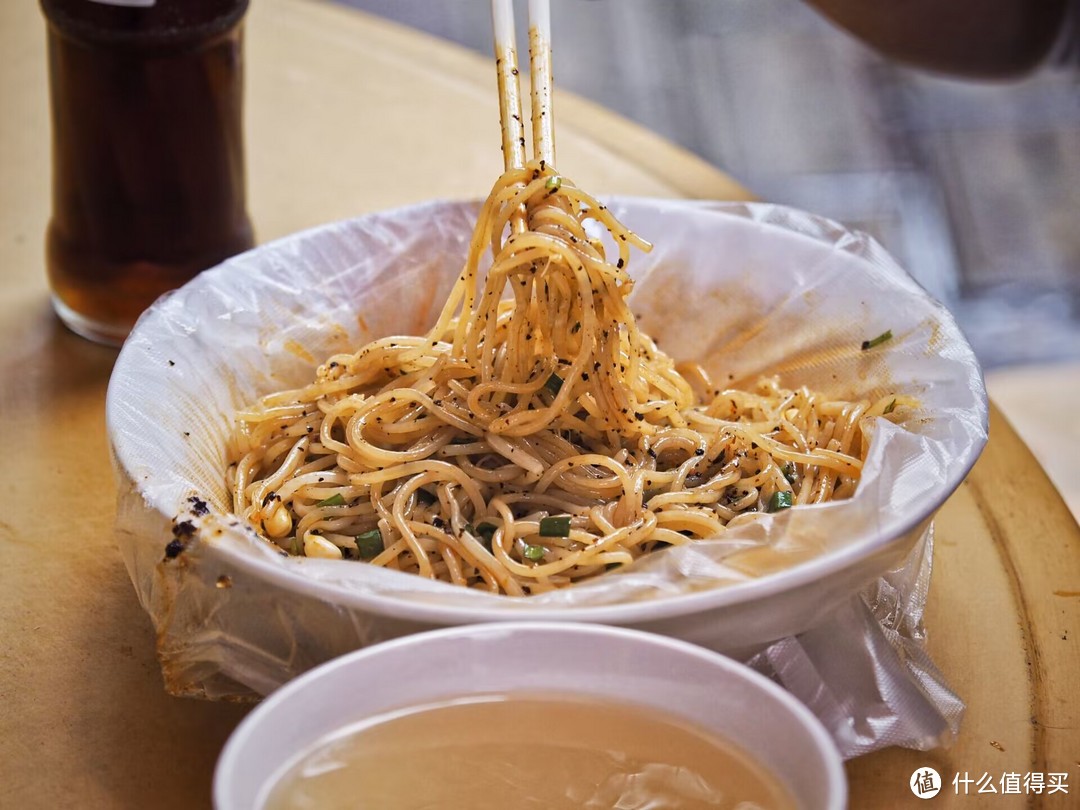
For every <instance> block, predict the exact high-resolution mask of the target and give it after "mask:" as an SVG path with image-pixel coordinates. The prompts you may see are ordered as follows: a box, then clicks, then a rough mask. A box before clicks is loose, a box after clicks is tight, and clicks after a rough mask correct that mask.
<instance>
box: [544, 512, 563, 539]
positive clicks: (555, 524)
mask: <svg viewBox="0 0 1080 810" xmlns="http://www.w3.org/2000/svg"><path fill="white" fill-rule="evenodd" d="M540 536H541V537H569V536H570V516H569V515H558V516H557V517H546V518H540Z"/></svg>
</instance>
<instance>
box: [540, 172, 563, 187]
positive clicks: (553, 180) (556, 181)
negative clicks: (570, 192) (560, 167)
mask: <svg viewBox="0 0 1080 810" xmlns="http://www.w3.org/2000/svg"><path fill="white" fill-rule="evenodd" d="M544 188H546V189H549V190H550V191H558V190H559V189H560V188H562V178H561V177H559V175H557V174H556V175H552V176H551V177H549V178H548V179H547V182H546V183H544Z"/></svg>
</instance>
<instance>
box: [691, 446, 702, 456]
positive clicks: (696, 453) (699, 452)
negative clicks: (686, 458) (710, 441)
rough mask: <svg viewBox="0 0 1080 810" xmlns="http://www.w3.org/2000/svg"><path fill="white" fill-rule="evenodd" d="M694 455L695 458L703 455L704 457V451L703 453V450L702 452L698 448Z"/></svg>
mask: <svg viewBox="0 0 1080 810" xmlns="http://www.w3.org/2000/svg"><path fill="white" fill-rule="evenodd" d="M694 455H695V456H703V455H705V451H704V450H702V449H701V448H700V447H699V448H698V449H697V450H695V451H694Z"/></svg>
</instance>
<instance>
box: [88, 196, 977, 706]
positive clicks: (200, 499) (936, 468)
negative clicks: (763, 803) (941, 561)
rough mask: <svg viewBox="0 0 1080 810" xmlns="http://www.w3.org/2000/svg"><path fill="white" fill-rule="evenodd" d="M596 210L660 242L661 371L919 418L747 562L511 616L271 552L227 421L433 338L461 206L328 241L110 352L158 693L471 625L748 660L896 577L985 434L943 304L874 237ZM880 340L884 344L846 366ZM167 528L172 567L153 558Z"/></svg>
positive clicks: (671, 565)
mask: <svg viewBox="0 0 1080 810" xmlns="http://www.w3.org/2000/svg"><path fill="white" fill-rule="evenodd" d="M609 207H610V208H611V210H612V211H613V212H614V213H615V214H616V216H619V217H620V218H621V219H623V220H624V221H625V222H626V223H627V224H628V225H629V226H630V227H632V228H634V229H635V230H637V231H638V232H639V233H640V234H642V235H643V236H644V237H646V238H649V239H652V240H654V241H655V242H656V245H657V247H656V249H655V250H654V252H653V253H651V254H649V255H648V256H635V257H634V258H633V260H632V262H631V265H630V271H631V273H632V274H634V275H635V277H636V279H637V284H636V286H635V290H634V294H633V297H632V299H631V301H632V305H633V307H634V311H635V313H638V314H639V316H640V320H641V323H642V325H643V327H644V328H645V329H646V330H647V331H648V332H650V333H651V334H653V335H654V336H656V337H657V338H658V339H659V342H660V344H661V346H662V347H663V348H664V349H665V350H666V351H667V352H668V353H669V354H671V355H672V356H673V357H675V358H676V359H677V360H691V359H697V360H699V361H700V362H702V363H703V364H704V365H706V366H707V367H711V370H712V371H713V372H714V377H716V378H718V379H732V378H733V379H734V380H735V381H736V382H739V381H742V382H744V383H748V382H751V381H753V379H754V378H756V377H757V376H758V375H760V374H762V373H773V372H775V373H778V374H779V375H780V376H781V382H782V383H784V384H787V385H791V386H797V385H802V384H806V385H809V386H811V387H813V388H816V389H818V390H821V391H824V392H826V393H827V394H833V395H836V396H843V397H851V396H876V395H882V394H883V393H885V392H888V391H894V392H898V393H904V394H910V395H913V396H916V397H917V398H918V399H919V400H920V402H921V403H922V409H921V411H920V412H919V413H917V414H916V415H915V417H913V418H911V419H909V420H908V421H907V423H906V424H905V427H904V428H899V427H896V426H893V425H891V424H890V423H887V422H883V423H881V424H880V425H879V426H878V428H877V432H876V434H875V438H874V441H873V442H872V444H871V451H870V458H869V459H868V462H867V465H866V468H865V470H864V475H863V480H862V482H861V483H860V486H859V490H858V492H857V493H856V495H855V497H854V498H852V499H851V500H849V501H844V502H840V503H834V504H827V505H823V506H820V507H807V508H798V509H790V510H784V512H781V513H779V514H777V515H769V516H764V517H763V518H762V519H760V520H759V521H757V522H756V523H755V524H753V525H750V526H747V527H740V528H739V529H738V530H735V531H733V532H729V533H728V534H726V535H725V536H724V537H725V538H727V540H725V541H724V542H728V540H730V541H731V542H745V543H752V544H756V546H757V548H756V550H755V551H754V552H752V555H751V556H748V557H747V556H744V558H743V560H742V561H741V563H740V564H739V566H738V567H735V566H732V565H729V564H728V563H729V559H730V558H728V557H726V556H725V555H726V554H727V551H728V549H729V546H726V545H724V544H723V543H719V542H718V543H705V544H701V543H699V544H691V545H690V546H684V547H680V548H669V549H666V550H664V551H662V552H658V553H656V554H653V555H649V557H647V558H645V559H643V560H641V561H638V563H635V565H634V566H631V567H630V570H628V571H626V572H617V573H614V574H612V575H608V576H605V577H600V578H597V579H596V580H594V581H593V582H591V583H587V584H584V585H581V586H575V587H574V588H570V589H566V590H564V591H561V592H557V593H552V594H543V595H540V596H536V597H529V598H527V599H512V598H509V597H496V596H493V595H490V594H484V593H480V592H477V591H475V590H469V589H464V588H458V587H456V586H451V585H447V584H444V583H431V582H429V581H427V580H423V579H422V578H420V577H414V576H409V575H406V574H401V573H399V572H395V571H387V570H384V569H380V568H376V567H374V566H369V565H363V564H360V563H353V562H347V561H345V562H342V561H328V560H317V559H305V558H285V557H282V556H280V555H279V554H278V553H276V552H275V551H274V550H272V549H271V548H270V547H269V546H268V544H266V543H264V542H263V541H261V540H259V539H258V538H256V537H255V536H254V532H253V531H252V530H251V529H250V527H246V526H243V525H242V524H241V522H240V521H239V520H238V519H237V518H235V517H234V516H233V515H231V514H230V513H229V502H230V501H229V494H228V493H227V492H226V489H225V484H224V469H225V466H226V459H225V451H224V446H225V437H226V435H227V434H228V432H229V430H230V429H231V425H232V421H233V415H234V414H235V412H236V410H237V409H239V408H241V407H244V406H247V405H249V404H250V403H252V402H253V401H255V400H256V399H257V398H258V397H259V396H260V395H262V394H265V393H268V392H270V391H273V390H279V389H281V388H286V387H291V386H298V385H301V384H303V383H305V382H307V381H309V380H310V379H311V378H312V375H313V370H314V368H315V366H317V365H318V363H319V362H321V361H322V360H323V359H324V358H325V357H327V356H329V355H330V354H332V353H335V352H340V351H347V350H350V349H355V348H356V347H357V346H359V345H362V344H363V343H364V342H367V341H368V340H371V339H373V338H374V337H378V336H382V335H387V334H393V333H397V334H403V333H405V334H410V333H411V334H418V333H422V332H423V331H425V330H426V329H427V328H428V327H429V326H430V325H431V324H432V323H433V322H434V320H435V317H436V315H437V313H438V310H439V308H440V307H441V303H442V301H443V299H444V297H445V294H446V292H447V290H448V289H449V286H450V284H451V283H452V281H453V279H454V278H455V277H456V275H457V273H458V272H459V271H460V265H461V262H462V259H463V256H464V253H465V250H466V246H467V244H468V240H469V236H470V233H471V229H472V224H473V221H474V217H475V212H476V205H475V204H472V203H430V204H426V205H422V206H415V207H411V208H407V209H401V210H398V211H390V212H384V213H380V214H375V215H371V216H367V217H361V218H359V219H356V220H351V221H349V222H343V223H335V224H331V225H326V226H323V227H320V228H316V229H313V230H311V231H307V232H304V233H300V234H297V235H295V236H292V237H288V238H286V239H283V240H280V241H279V242H275V243H273V244H270V245H266V246H263V247H260V248H258V249H256V250H254V251H251V252H249V253H247V254H244V255H242V256H239V257H237V258H235V259H233V260H231V261H229V262H226V263H225V264H224V265H222V266H221V267H218V268H216V269H214V270H211V271H208V272H206V273H203V274H202V275H200V276H199V277H198V278H196V279H195V280H194V281H192V282H191V283H189V284H188V285H186V286H185V287H184V288H182V289H181V290H179V291H177V292H175V293H173V294H171V295H168V296H166V297H164V298H163V299H161V300H160V301H158V302H157V303H156V304H155V305H154V306H153V307H152V308H151V309H150V310H149V311H148V312H147V313H146V314H145V315H144V316H143V318H142V319H140V321H139V323H138V324H137V325H136V327H135V329H134V331H133V332H132V334H131V337H130V338H129V339H128V341H127V343H126V344H125V345H124V348H123V350H122V351H121V353H120V356H119V358H118V359H117V362H116V366H115V370H114V373H113V377H112V380H111V383H110V386H109V395H108V402H107V407H106V416H107V422H108V430H109V435H110V439H111V443H112V449H113V454H114V462H115V469H116V473H117V480H118V487H119V502H118V519H117V529H118V543H119V546H120V549H121V552H122V553H123V555H124V558H125V562H126V564H127V566H128V570H129V572H130V574H131V578H132V581H133V582H134V584H135V588H136V591H137V592H138V594H139V597H140V599H141V601H142V604H143V605H144V607H145V608H146V609H147V611H148V612H149V613H150V615H151V617H152V618H153V620H154V623H155V626H156V629H157V632H158V650H159V655H160V657H161V660H162V668H163V673H164V676H165V682H166V685H167V687H168V689H169V690H170V691H172V692H174V693H182V694H195V695H207V696H211V697H221V696H231V695H241V694H250V693H251V692H252V691H254V692H257V693H260V694H267V693H269V692H270V691H272V690H273V689H274V688H276V687H278V686H280V685H281V684H282V683H284V682H286V681H288V680H289V679H290V678H293V677H295V676H296V675H298V674H300V673H302V672H304V671H306V670H307V669H310V668H312V667H314V666H316V665H318V664H319V663H322V662H324V661H327V660H329V659H331V658H334V657H336V656H338V655H342V654H344V653H346V652H349V651H351V650H354V649H356V648H358V647H361V646H364V645H366V644H372V643H375V642H378V641H382V640H386V639H389V638H393V637H396V636H400V635H403V634H406V633H412V632H417V631H421V630H427V629H433V628H437V627H445V626H451V625H459V624H466V623H473V622H490V621H513V620H522V619H529V620H545V621H548V620H553V621H585V622H600V623H605V624H616V625H624V626H630V627H635V628H638V629H642V630H648V631H653V632H658V633H661V634H664V635H669V636H673V637H677V638H681V639H684V640H687V641H691V642H694V643H697V644H701V645H703V646H706V647H710V648H712V649H714V650H717V651H720V652H725V653H729V654H732V655H738V656H741V655H746V654H747V653H748V652H751V651H753V650H755V649H759V648H760V647H762V646H764V645H765V644H768V643H770V642H772V641H774V640H776V639H778V638H782V637H784V636H788V635H793V634H796V633H798V632H801V631H803V630H806V629H808V628H810V627H812V626H814V625H815V624H816V623H818V622H819V621H820V620H821V619H823V618H824V617H825V616H827V615H828V613H829V612H830V611H831V610H833V609H834V608H835V607H836V606H837V605H838V604H839V603H840V602H841V601H843V600H844V599H846V598H848V597H849V596H850V595H852V594H853V593H855V592H856V591H858V590H859V589H860V588H862V587H864V586H865V585H866V584H868V583H869V582H870V581H872V580H873V579H874V578H875V577H877V576H879V575H880V574H882V573H883V572H885V571H887V570H889V569H890V568H891V567H894V566H895V565H897V564H899V563H900V562H901V561H902V560H903V559H904V557H905V556H906V555H907V553H908V552H909V550H910V549H911V548H912V546H913V544H914V543H915V542H916V540H917V539H918V538H919V536H920V535H921V533H922V532H923V530H924V529H925V527H926V526H927V524H928V523H929V521H930V520H931V518H932V516H933V513H934V511H935V510H936V509H937V508H938V507H939V506H940V505H941V504H942V503H943V502H944V500H945V499H946V498H947V497H948V496H949V494H950V493H951V492H952V491H953V490H954V489H955V488H956V487H957V486H958V485H959V483H960V481H961V480H962V479H963V477H964V475H965V474H966V473H967V471H968V470H969V469H970V467H971V465H972V464H973V463H974V462H975V459H976V458H977V456H978V454H979V452H980V451H981V449H982V446H983V444H984V443H985V441H986V431H987V403H986V395H985V391H984V389H983V385H982V377H981V373H980V370H979V367H978V364H977V362H976V361H975V358H974V355H973V353H972V352H971V349H970V347H969V346H968V344H967V343H966V341H965V340H964V338H963V336H962V335H961V333H960V332H959V330H958V329H957V327H956V324H955V323H954V321H953V320H952V318H951V317H950V315H949V314H948V312H946V311H945V310H944V308H943V307H941V305H940V304H938V303H937V302H935V301H933V300H932V299H931V298H930V297H929V296H927V295H926V293H925V292H924V291H923V290H922V289H921V288H920V287H919V286H918V285H917V284H916V283H915V282H914V281H912V280H911V278H910V277H909V276H907V274H906V273H905V272H904V271H903V270H902V269H900V268H899V267H898V266H897V265H896V264H895V262H893V261H892V260H891V259H890V258H889V257H888V255H887V254H886V253H885V252H884V251H883V250H882V249H881V248H880V246H878V245H877V244H876V243H874V242H873V241H872V240H870V239H868V238H867V237H865V236H863V235H861V234H857V233H852V232H850V231H846V230H844V229H843V228H841V227H840V226H838V225H836V224H835V223H832V222H829V221H827V220H823V219H820V218H817V217H814V216H812V215H809V214H805V213H803V212H799V211H794V210H791V209H787V208H782V207H778V206H771V205H743V204H700V203H687V202H673V201H659V200H640V199H624V200H615V201H612V202H611V204H610V206H609ZM886 329H889V330H892V332H893V335H894V338H893V339H892V340H890V341H888V342H887V343H886V344H884V345H883V346H881V347H879V348H877V349H875V350H873V351H870V352H861V351H859V349H858V347H859V344H860V343H861V341H863V340H865V339H867V338H870V337H874V336H876V335H879V334H881V333H883V332H884V331H885V330H886ZM203 504H205V508H203ZM177 536H179V537H180V539H181V540H182V541H183V544H184V547H185V550H184V552H183V553H182V554H181V555H180V556H178V557H176V558H175V559H169V558H166V555H165V548H166V545H167V544H168V543H169V542H170V541H171V540H172V539H173V538H174V537H177ZM174 548H175V547H174ZM751 574H754V575H751Z"/></svg>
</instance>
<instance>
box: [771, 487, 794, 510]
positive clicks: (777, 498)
mask: <svg viewBox="0 0 1080 810" xmlns="http://www.w3.org/2000/svg"><path fill="white" fill-rule="evenodd" d="M792 503H794V500H793V498H792V497H791V493H790V492H787V491H786V490H783V489H778V490H777V491H776V492H774V493H773V494H772V497H771V498H769V507H768V509H766V510H765V511H766V512H779V511H780V510H781V509H790V508H791V505H792Z"/></svg>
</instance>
